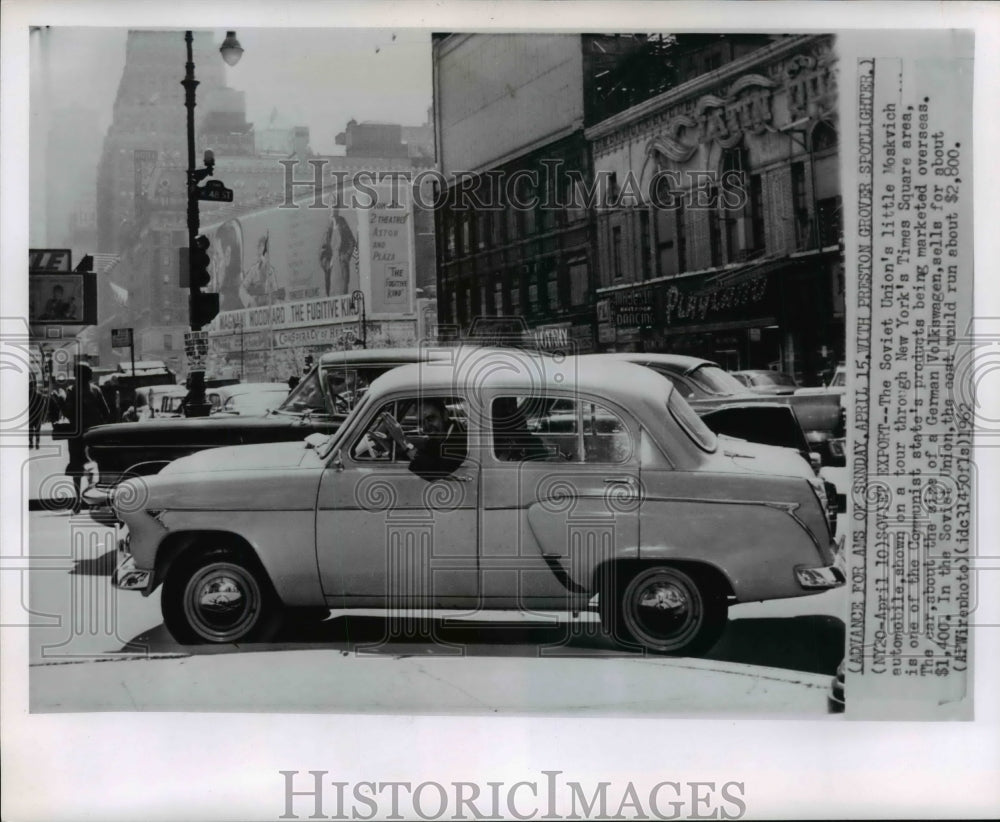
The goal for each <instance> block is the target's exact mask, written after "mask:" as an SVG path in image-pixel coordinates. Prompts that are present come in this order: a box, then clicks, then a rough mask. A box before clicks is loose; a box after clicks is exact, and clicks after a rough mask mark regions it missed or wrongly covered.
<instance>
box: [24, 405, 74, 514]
mask: <svg viewBox="0 0 1000 822" xmlns="http://www.w3.org/2000/svg"><path fill="white" fill-rule="evenodd" d="M68 462H69V448H68V447H67V445H66V441H65V440H53V439H52V426H51V425H50V424H49V423H45V424H44V425H43V426H42V439H41V447H40V448H38V449H34V448H33V449H31V450H29V451H28V452H27V458H26V460H25V464H24V466H23V468H22V473H21V477H22V482H23V483H24V486H25V488H26V493H25V494H24V497H25V498H26V499H27V502H28V510H29V511H40V510H45V511H58V510H63V509H66V508H70V507H72V505H73V481H72V480H71V479H70V478H69V477H67V476H66V464H67V463H68Z"/></svg>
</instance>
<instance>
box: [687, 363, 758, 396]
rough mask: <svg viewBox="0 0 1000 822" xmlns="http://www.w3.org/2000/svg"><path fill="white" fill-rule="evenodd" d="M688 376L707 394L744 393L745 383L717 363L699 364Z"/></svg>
mask: <svg viewBox="0 0 1000 822" xmlns="http://www.w3.org/2000/svg"><path fill="white" fill-rule="evenodd" d="M689 376H690V377H691V379H693V380H694V381H695V382H696V383H698V385H699V387H700V388H702V389H703V390H704V391H706V392H707V393H709V394H716V395H720V396H726V395H728V394H743V393H746V386H745V385H743V384H742V383H741V382H740V381H739V380H738V379H736V378H735V377H734V376H733V375H732V374H727V373H726V372H725V371H723V370H722V369H721V368H719V366H717V365H700V366H698V368H696V369H695V370H694V371H693V372H691V374H690V375H689Z"/></svg>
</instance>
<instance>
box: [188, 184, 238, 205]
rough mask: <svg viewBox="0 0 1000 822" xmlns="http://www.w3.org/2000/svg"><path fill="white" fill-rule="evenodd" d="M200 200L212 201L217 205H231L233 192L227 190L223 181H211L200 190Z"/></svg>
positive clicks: (229, 189)
mask: <svg viewBox="0 0 1000 822" xmlns="http://www.w3.org/2000/svg"><path fill="white" fill-rule="evenodd" d="M197 191H198V199H199V200H210V201H212V202H216V203H231V202H232V201H233V190H232V189H231V188H226V187H225V186H224V185H223V184H222V180H209V181H208V182H207V183H205V185H203V186H200V187H199V188H198V189H197Z"/></svg>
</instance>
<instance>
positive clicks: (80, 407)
mask: <svg viewBox="0 0 1000 822" xmlns="http://www.w3.org/2000/svg"><path fill="white" fill-rule="evenodd" d="M93 377H94V372H93V371H92V370H91V368H90V366H89V365H87V364H86V363H80V364H79V365H78V366H77V368H76V382H75V383H74V384H73V385H72V386H71V387H70V389H69V390H68V391H67V392H66V402H65V406H64V408H63V413H64V414H65V415H66V419H67V420H69V422H70V426H71V429H70V430H71V431H72V433H71V434H70V436H69V438H68V440H67V444H68V446H69V464H68V465H67V466H66V474H67V476H69V477H71V478H72V479H73V488H74V490H75V491H76V499H75V500H74V501H73V513H74V514H78V513H80V508H81V506H82V504H83V497H82V491H81V488H80V486H81V484H82V480H83V473H84V466H85V465H86V462H87V456H86V452H85V449H84V445H83V435H84V434H85V433H86V432H87V430H88V429H90V428H93V427H94V426H95V425H104V424H105V423H108V422H110V420H111V412H110V410H109V409H108V404H107V403H106V402H105V401H104V395H103V394H102V393H101V389H100V388H98V387H97V386H96V385H94V384H93V383H92V382H91V380H92V379H93Z"/></svg>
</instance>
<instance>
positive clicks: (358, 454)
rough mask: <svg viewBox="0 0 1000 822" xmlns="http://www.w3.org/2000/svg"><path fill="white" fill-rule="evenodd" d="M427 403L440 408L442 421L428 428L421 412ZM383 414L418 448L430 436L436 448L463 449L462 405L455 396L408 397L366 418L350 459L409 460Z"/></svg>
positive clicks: (445, 449) (419, 448)
mask: <svg viewBox="0 0 1000 822" xmlns="http://www.w3.org/2000/svg"><path fill="white" fill-rule="evenodd" d="M428 403H430V404H432V405H433V406H434V407H435V408H440V409H443V415H444V419H443V424H442V423H439V424H438V425H437V426H435V430H430V428H429V427H428V423H427V422H426V421H425V420H424V419H423V418H422V417H421V412H422V410H423V409H425V407H426V406H427V405H428ZM386 416H388V417H389V418H391V420H395V421H396V422H397V423H398V424H399V427H400V428H401V429H402V433H403V436H404V437H405V439H406V440H407V442H409V443H411V444H412V445H413V446H414V447H415V448H416V449H417V450H418V451H420V450H423V449H424V448H425V447H426V446H427V445H428V442H429V441H430V440H431V439H437V440H438V442H437V445H438V447H439V450H442V451H447V452H448V453H452V452H454V451H456V450H457V449H459V448H462V449H464V448H466V426H465V420H466V415H465V406H464V403H463V402H462V401H461V400H460V399H458V398H456V397H442V398H432V399H429V398H427V397H408V398H404V399H399V400H392V401H390V402H387V403H384V404H383V405H382V406H380V407H379V409H378V411H376V413H375V415H374V416H373V417H372V418H371V419H370V420H369V422H368V425H367V426H366V427H365V429H364V431H363V432H362V433H361V434H360V435H359V436H358V438H357V439H356V440H355V442H354V444H353V446H352V447H351V450H350V454H351V458H352V459H354V460H356V461H358V462H390V463H391V462H403V463H405V462H409V460H410V456H409V455H408V454H407V453H406V451H405V450H404V449H403V448H401V447H400V444H399V443H398V442H397V441H396V440H395V439H394V438H393V437H392V436H391V433H390V430H389V425H388V424H387V420H386Z"/></svg>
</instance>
